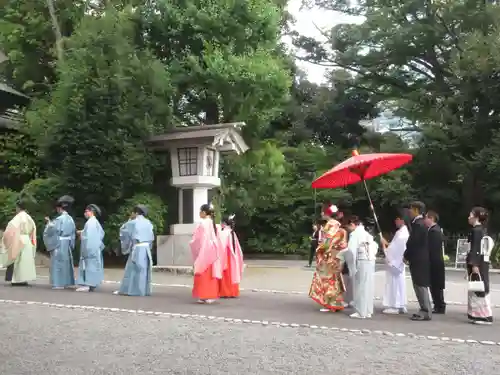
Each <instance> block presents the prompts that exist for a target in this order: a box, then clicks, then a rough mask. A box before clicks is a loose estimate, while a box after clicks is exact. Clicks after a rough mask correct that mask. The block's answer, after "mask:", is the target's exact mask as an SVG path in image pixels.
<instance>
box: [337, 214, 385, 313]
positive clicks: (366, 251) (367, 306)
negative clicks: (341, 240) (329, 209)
mask: <svg viewBox="0 0 500 375" xmlns="http://www.w3.org/2000/svg"><path fill="white" fill-rule="evenodd" d="M347 230H348V231H349V232H350V236H349V242H348V244H347V249H348V250H347V252H346V253H345V258H346V262H347V264H348V267H349V273H350V275H349V276H350V277H351V278H352V280H353V281H354V285H353V293H354V309H355V310H356V312H354V313H353V314H351V315H350V317H351V318H358V319H366V318H371V317H372V315H373V299H374V286H375V280H374V275H375V257H376V255H377V251H378V245H377V243H376V242H375V240H374V239H373V236H372V235H371V234H370V233H369V232H367V231H366V229H365V227H364V226H363V224H362V223H361V221H360V220H359V218H358V217H357V216H351V217H350V218H349V219H348V220H347Z"/></svg>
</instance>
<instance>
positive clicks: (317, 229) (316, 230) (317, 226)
mask: <svg viewBox="0 0 500 375" xmlns="http://www.w3.org/2000/svg"><path fill="white" fill-rule="evenodd" d="M322 227H323V224H322V223H321V222H317V223H314V224H313V233H312V236H311V247H310V249H309V262H308V263H307V267H309V268H311V266H312V262H313V260H314V256H315V255H316V249H317V248H318V245H319V237H320V234H321V229H322Z"/></svg>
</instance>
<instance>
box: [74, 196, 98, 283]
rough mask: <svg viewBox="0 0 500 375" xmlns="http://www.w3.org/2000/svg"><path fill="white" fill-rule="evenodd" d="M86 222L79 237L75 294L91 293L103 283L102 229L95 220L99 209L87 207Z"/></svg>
mask: <svg viewBox="0 0 500 375" xmlns="http://www.w3.org/2000/svg"><path fill="white" fill-rule="evenodd" d="M84 215H85V218H86V219H87V222H86V223H85V227H84V228H83V231H80V232H79V235H80V263H79V265H78V285H80V287H79V288H78V289H77V290H76V291H77V292H92V291H94V290H95V288H97V287H98V286H99V285H101V283H102V282H103V281H104V261H103V257H102V251H103V250H104V242H103V241H104V229H102V226H101V223H99V220H97V216H101V209H100V208H99V207H98V206H96V205H95V204H90V205H88V206H87V208H86V209H85V212H84Z"/></svg>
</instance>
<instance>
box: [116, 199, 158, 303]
mask: <svg viewBox="0 0 500 375" xmlns="http://www.w3.org/2000/svg"><path fill="white" fill-rule="evenodd" d="M147 214H148V209H147V207H146V206H144V205H142V204H138V205H137V206H135V208H134V212H133V213H132V215H131V217H130V220H129V221H127V222H126V223H125V224H123V225H122V227H121V228H120V242H121V250H122V253H123V254H124V255H128V260H127V265H126V266H125V274H124V275H123V279H122V282H121V284H120V290H117V291H115V292H114V293H113V294H120V295H126V296H150V295H151V273H152V268H153V260H152V257H151V248H152V246H153V242H154V239H155V234H154V227H153V224H152V223H151V221H149V220H148V219H147V218H146V216H147Z"/></svg>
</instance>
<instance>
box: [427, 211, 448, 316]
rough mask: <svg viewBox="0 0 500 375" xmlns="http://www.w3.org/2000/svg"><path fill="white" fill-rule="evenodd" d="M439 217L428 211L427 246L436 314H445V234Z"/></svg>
mask: <svg viewBox="0 0 500 375" xmlns="http://www.w3.org/2000/svg"><path fill="white" fill-rule="evenodd" d="M438 221H439V216H438V214H437V213H436V212H435V211H428V212H427V214H426V215H425V224H426V225H427V227H428V228H429V232H428V234H427V246H428V248H429V257H430V271H431V296H432V302H433V303H434V310H433V311H432V312H433V313H434V314H444V313H445V312H446V303H445V302H444V287H445V285H444V284H445V268H444V256H443V232H442V230H441V227H440V226H439V225H438Z"/></svg>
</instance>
